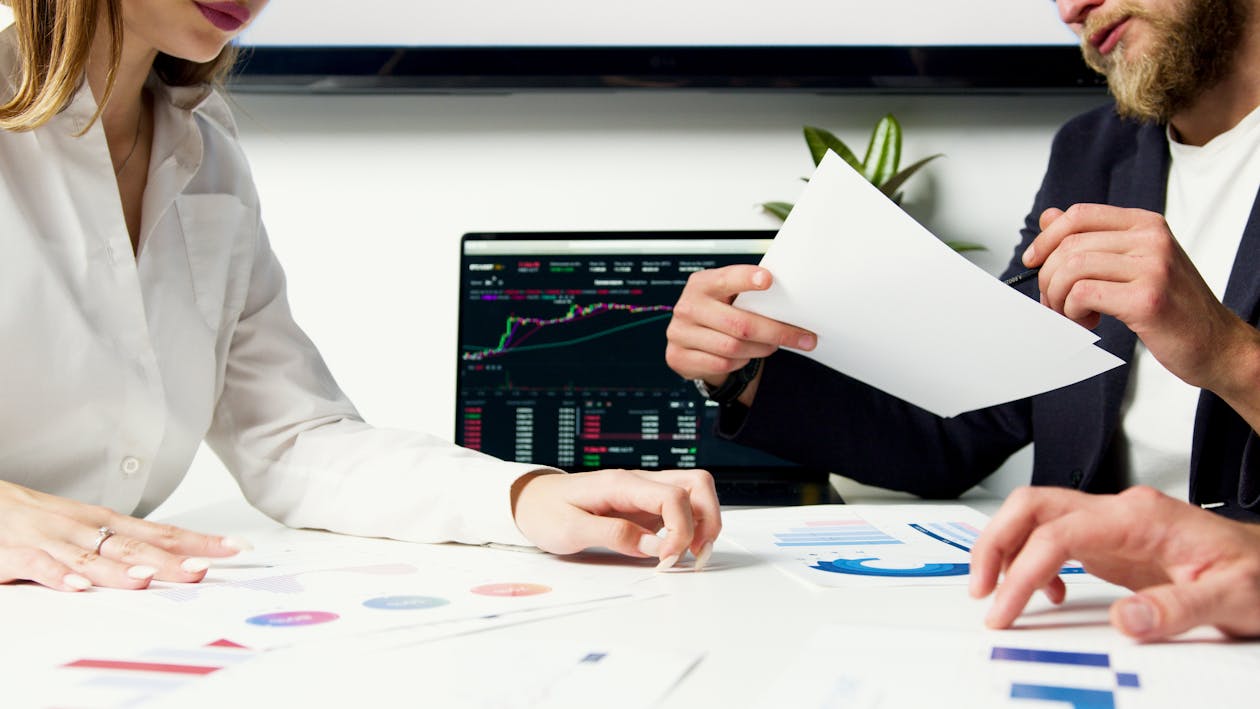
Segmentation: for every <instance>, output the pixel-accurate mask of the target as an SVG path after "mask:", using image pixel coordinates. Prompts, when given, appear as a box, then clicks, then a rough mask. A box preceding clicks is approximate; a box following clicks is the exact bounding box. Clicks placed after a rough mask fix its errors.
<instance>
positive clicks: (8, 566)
mask: <svg viewBox="0 0 1260 709" xmlns="http://www.w3.org/2000/svg"><path fill="white" fill-rule="evenodd" d="M248 548H250V547H249V545H248V544H247V543H245V542H243V541H241V540H236V539H232V538H230V537H217V536H209V535H205V534H197V533H196V532H189V531H187V530H184V529H180V528H178V527H172V526H170V525H164V524H154V523H153V522H146V521H144V520H140V519H136V518H135V517H128V516H126V515H122V514H118V513H117V512H114V511H112V510H110V509H107V508H105V507H99V506H97V505H88V504H84V503H82V502H75V501H74V500H68V499H66V498H62V497H56V496H54V495H48V494H45V493H42V492H36V491H34V490H30V489H28V488H24V487H21V486H18V485H14V484H12V483H8V482H3V481H0V583H10V582H12V581H34V582H35V583H38V584H42V585H44V586H47V587H49V588H54V589H57V590H59V591H82V590H84V589H86V588H89V587H91V586H105V587H108V588H131V589H135V588H146V587H148V585H149V582H150V581H152V580H153V579H158V580H160V581H180V582H185V583H191V582H197V581H200V580H201V579H202V578H203V577H204V576H205V575H206V569H207V568H209V566H210V563H209V562H208V561H207V560H206V557H224V556H232V555H233V554H236V553H237V552H239V551H242V550H244V549H248Z"/></svg>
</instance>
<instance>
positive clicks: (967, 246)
mask: <svg viewBox="0 0 1260 709" xmlns="http://www.w3.org/2000/svg"><path fill="white" fill-rule="evenodd" d="M945 245H946V246H948V247H949V248H951V249H953V250H954V251H957V252H959V253H962V252H964V251H988V250H989V247H987V246H985V245H984V244H977V243H975V242H974V241H945Z"/></svg>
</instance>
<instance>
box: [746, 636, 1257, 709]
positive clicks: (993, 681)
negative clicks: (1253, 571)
mask: <svg viewBox="0 0 1260 709" xmlns="http://www.w3.org/2000/svg"><path fill="white" fill-rule="evenodd" d="M1179 649H1180V650H1184V648H1177V647H1176V644H1163V645H1160V644H1154V645H1141V644H1134V643H1132V642H1130V641H1128V640H1127V639H1125V638H1124V637H1123V636H1120V635H1118V634H1116V633H1114V632H1111V631H1110V629H1108V628H1102V629H1099V630H1098V631H1097V632H1081V629H1080V628H1076V629H1058V630H1033V631H1025V632H1021V633H1019V634H1018V636H1017V637H1012V636H1010V635H1009V634H1008V635H1003V634H998V633H992V634H990V633H983V632H964V631H949V630H931V629H926V628H915V629H909V628H877V627H868V626H859V625H830V626H825V627H823V628H819V629H818V631H817V632H816V633H815V635H814V637H813V638H812V639H810V640H809V641H808V642H807V643H806V644H805V645H804V646H803V647H802V648H801V652H800V654H799V656H798V657H797V659H796V661H795V662H793V663H789V665H788V666H787V667H786V669H785V670H784V671H783V673H782V674H781V675H780V676H779V677H778V679H777V680H775V681H773V682H771V683H770V684H769V686H768V689H767V691H766V693H765V696H764V697H763V698H762V702H761V704H760V705H759V706H763V707H772V706H773V707H781V706H791V707H801V708H805V709H809V708H813V707H818V708H819V709H821V708H823V707H837V706H843V707H852V708H860V709H875V708H877V707H881V708H882V707H912V706H913V707H919V706H923V707H928V706H931V707H955V706H957V707H968V709H984V708H985V707H1006V708H1008V709H1035V708H1037V707H1047V708H1049V707H1058V708H1059V709H1128V708H1130V707H1132V708H1136V707H1143V708H1150V707H1160V708H1165V707H1167V708H1169V709H1171V708H1173V707H1177V708H1179V709H1180V708H1182V707H1189V706H1204V707H1207V706H1210V707H1225V706H1248V705H1250V704H1251V703H1252V702H1250V701H1249V698H1243V697H1239V696H1236V695H1237V692H1238V691H1239V689H1240V688H1244V687H1249V686H1250V685H1251V684H1252V683H1253V682H1254V676H1255V673H1256V672H1257V671H1260V657H1257V654H1256V653H1255V652H1253V651H1251V649H1250V648H1239V647H1237V646H1236V645H1233V644H1230V643H1213V642H1202V643H1200V647H1199V648H1196V651H1195V653H1192V654H1191V656H1190V657H1192V658H1194V659H1192V660H1189V661H1187V655H1186V654H1185V653H1184V652H1179ZM1200 651H1201V652H1200ZM908 677H912V678H913V680H914V681H910V682H908V681H906V680H907V678H908ZM1240 700H1241V701H1240Z"/></svg>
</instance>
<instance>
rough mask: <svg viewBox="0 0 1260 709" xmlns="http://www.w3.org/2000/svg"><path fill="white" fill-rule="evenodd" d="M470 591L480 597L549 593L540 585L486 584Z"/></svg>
mask: <svg viewBox="0 0 1260 709" xmlns="http://www.w3.org/2000/svg"><path fill="white" fill-rule="evenodd" d="M471 590H472V592H473V593H476V594H478V595H481V596H537V595H538V594H540V593H551V587H550V586H544V585H542V584H540V583H488V584H485V585H484V586H475V587H473V588H472V589H471Z"/></svg>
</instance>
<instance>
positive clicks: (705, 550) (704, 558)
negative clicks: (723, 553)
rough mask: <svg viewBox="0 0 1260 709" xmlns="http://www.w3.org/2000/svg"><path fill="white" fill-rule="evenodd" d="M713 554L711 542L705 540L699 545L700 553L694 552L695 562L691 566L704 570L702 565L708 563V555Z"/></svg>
mask: <svg viewBox="0 0 1260 709" xmlns="http://www.w3.org/2000/svg"><path fill="white" fill-rule="evenodd" d="M710 556H713V542H705V543H704V546H702V547H700V553H699V554H696V564H695V566H693V567H692V568H694V569H695V570H696V571H704V567H706V566H708V565H709V557H710Z"/></svg>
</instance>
